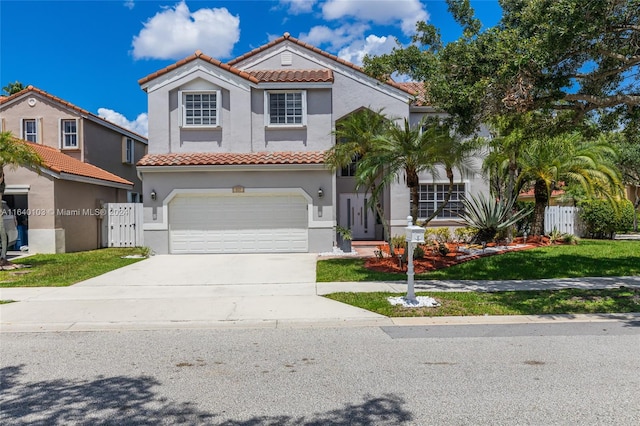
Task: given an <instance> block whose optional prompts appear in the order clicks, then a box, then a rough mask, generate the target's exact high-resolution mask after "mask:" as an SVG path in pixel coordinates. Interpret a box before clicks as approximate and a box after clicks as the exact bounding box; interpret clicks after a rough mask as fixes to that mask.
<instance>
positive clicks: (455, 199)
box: [418, 183, 465, 219]
mask: <svg viewBox="0 0 640 426" xmlns="http://www.w3.org/2000/svg"><path fill="white" fill-rule="evenodd" d="M419 191H420V192H419V194H420V204H419V207H418V216H419V217H420V218H423V219H426V218H427V217H429V216H431V215H432V214H433V212H435V211H436V209H437V208H438V207H439V206H440V205H441V204H442V202H443V201H444V199H445V197H446V196H447V192H448V191H449V184H440V183H439V184H421V185H420V189H419ZM464 196H465V185H464V183H454V184H453V191H452V192H451V198H450V199H449V202H448V203H447V205H446V206H445V207H444V209H443V210H442V211H441V212H440V213H439V214H438V216H437V217H436V218H437V219H458V218H459V216H458V215H459V214H462V213H463V212H464V205H463V204H462V200H463V199H464Z"/></svg>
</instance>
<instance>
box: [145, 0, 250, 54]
mask: <svg viewBox="0 0 640 426" xmlns="http://www.w3.org/2000/svg"><path fill="white" fill-rule="evenodd" d="M239 39H240V18H239V17H238V16H233V15H232V14H231V13H229V11H228V10H227V9H226V8H212V9H204V8H203V9H198V10H196V11H195V12H191V11H190V10H189V7H188V6H187V4H186V3H185V1H184V0H183V1H181V2H180V3H178V4H176V5H175V6H174V7H169V8H164V10H163V11H161V12H158V13H156V15H155V16H154V17H152V18H150V19H149V20H148V21H147V22H145V23H144V28H143V29H142V30H141V31H140V33H139V34H138V35H137V36H134V37H133V42H132V45H133V57H134V58H136V59H143V58H150V59H180V58H183V57H185V56H188V55H190V54H192V53H193V52H195V51H196V50H201V51H202V52H203V53H205V54H207V55H210V56H213V57H215V58H225V57H229V56H231V51H232V49H233V46H234V44H236V43H237V42H238V40H239Z"/></svg>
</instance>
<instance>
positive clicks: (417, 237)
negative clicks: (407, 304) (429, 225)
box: [405, 216, 424, 301]
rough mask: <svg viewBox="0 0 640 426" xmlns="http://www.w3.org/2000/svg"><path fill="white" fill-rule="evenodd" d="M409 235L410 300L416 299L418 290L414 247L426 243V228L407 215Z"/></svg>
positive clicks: (408, 290) (408, 285)
mask: <svg viewBox="0 0 640 426" xmlns="http://www.w3.org/2000/svg"><path fill="white" fill-rule="evenodd" d="M405 231H406V236H407V296H406V299H407V300H408V301H415V300H416V292H415V290H414V282H413V277H414V275H415V274H414V272H413V249H414V248H415V246H416V244H418V243H424V228H423V227H421V226H416V225H414V224H413V218H412V217H411V216H407V227H406V228H405Z"/></svg>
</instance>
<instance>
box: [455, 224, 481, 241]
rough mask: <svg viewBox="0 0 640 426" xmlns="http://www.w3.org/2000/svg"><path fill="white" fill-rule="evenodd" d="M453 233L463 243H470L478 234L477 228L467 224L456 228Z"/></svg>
mask: <svg viewBox="0 0 640 426" xmlns="http://www.w3.org/2000/svg"><path fill="white" fill-rule="evenodd" d="M453 233H454V234H455V236H456V240H458V242H461V243H469V242H471V240H473V237H474V236H475V235H476V230H475V229H473V228H470V227H468V226H465V227H464V228H456V229H455V230H454V231H453Z"/></svg>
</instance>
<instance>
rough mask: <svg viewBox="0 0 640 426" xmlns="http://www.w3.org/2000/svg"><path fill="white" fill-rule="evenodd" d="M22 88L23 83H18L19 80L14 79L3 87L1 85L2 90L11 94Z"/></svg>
mask: <svg viewBox="0 0 640 426" xmlns="http://www.w3.org/2000/svg"><path fill="white" fill-rule="evenodd" d="M24 88H25V86H24V84H22V83H20V82H19V81H14V82H13V83H9V84H7V85H6V86H5V87H3V88H2V91H3V92H4V93H6V94H7V95H9V96H11V95H13V94H14V93H18V92H21V91H23V90H24Z"/></svg>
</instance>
